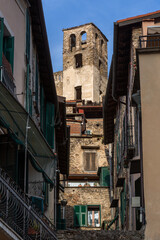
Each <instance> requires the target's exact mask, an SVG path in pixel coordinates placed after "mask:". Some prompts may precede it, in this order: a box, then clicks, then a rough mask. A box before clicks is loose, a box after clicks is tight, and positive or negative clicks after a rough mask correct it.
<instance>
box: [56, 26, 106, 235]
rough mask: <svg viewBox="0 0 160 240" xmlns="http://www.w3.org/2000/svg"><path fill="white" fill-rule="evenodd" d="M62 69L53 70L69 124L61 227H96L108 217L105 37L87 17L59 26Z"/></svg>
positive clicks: (98, 227)
mask: <svg viewBox="0 0 160 240" xmlns="http://www.w3.org/2000/svg"><path fill="white" fill-rule="evenodd" d="M63 33H64V39H63V71H62V72H57V73H54V77H55V79H56V88H57V92H59V93H60V94H63V96H65V97H66V117H67V125H68V126H69V127H70V159H69V175H68V178H67V181H66V182H65V187H64V193H63V194H60V199H61V200H62V199H66V200H67V205H66V208H65V210H66V213H65V214H66V215H65V219H66V227H67V228H82V229H90V230H91V229H101V228H102V227H103V226H104V224H105V223H106V222H107V221H109V220H110V208H109V207H110V195H109V187H110V177H109V164H108V149H107V148H106V147H105V146H104V144H103V118H102V97H103V96H104V94H105V88H106V84H107V64H108V61H107V41H108V40H107V38H106V37H105V36H104V35H103V33H102V32H101V31H100V30H99V29H98V28H97V27H96V26H95V25H94V24H92V23H89V24H84V25H81V26H78V27H73V28H69V29H64V30H63Z"/></svg>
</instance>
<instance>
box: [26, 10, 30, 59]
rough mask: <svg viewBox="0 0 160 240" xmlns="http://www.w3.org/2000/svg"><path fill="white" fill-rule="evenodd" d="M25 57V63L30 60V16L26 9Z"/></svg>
mask: <svg viewBox="0 0 160 240" xmlns="http://www.w3.org/2000/svg"><path fill="white" fill-rule="evenodd" d="M26 58H27V63H29V61H30V17H29V10H28V9H27V10H26Z"/></svg>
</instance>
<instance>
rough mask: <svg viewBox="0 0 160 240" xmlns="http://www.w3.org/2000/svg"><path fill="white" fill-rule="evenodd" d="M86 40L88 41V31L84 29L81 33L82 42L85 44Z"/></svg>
mask: <svg viewBox="0 0 160 240" xmlns="http://www.w3.org/2000/svg"><path fill="white" fill-rule="evenodd" d="M86 41H87V33H86V32H84V31H83V32H82V33H81V44H85V43H86Z"/></svg>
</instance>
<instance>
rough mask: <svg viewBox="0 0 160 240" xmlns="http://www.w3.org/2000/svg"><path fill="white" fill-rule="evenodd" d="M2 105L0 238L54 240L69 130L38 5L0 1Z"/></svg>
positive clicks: (0, 92) (31, 2) (0, 96)
mask: <svg viewBox="0 0 160 240" xmlns="http://www.w3.org/2000/svg"><path fill="white" fill-rule="evenodd" d="M0 99H1V100H0V158H1V160H0V229H1V230H0V231H1V237H0V238H2V239H35V238H38V239H48V238H49V239H56V235H55V232H54V231H55V227H56V218H57V215H56V214H57V213H56V209H57V188H58V186H57V181H56V180H57V172H56V170H57V166H58V165H59V164H60V162H59V160H58V159H61V161H62V162H63V158H64V157H65V152H62V153H63V154H64V156H59V154H60V146H58V143H59V137H58V136H61V139H63V140H64V142H65V139H67V134H66V131H67V130H66V129H67V128H66V125H65V120H64V117H65V114H63V112H64V111H63V107H61V105H62V103H60V100H58V98H57V94H56V89H55V84H54V79H53V70H52V65H51V59H50V52H49V45H48V40H47V34H46V27H45V20H44V15H43V8H42V3H41V1H39V0H38V1H37V0H35V1H27V0H18V1H17V0H9V1H7V2H6V1H4V0H1V1H0ZM61 122H62V124H61ZM57 126H59V130H55V129H56V127H57ZM60 126H62V130H60V129H61V127H60ZM65 134H66V135H65ZM56 142H57V145H56ZM66 144H67V143H66V142H65V144H64V146H65V147H66ZM55 153H57V154H55ZM65 161H66V158H65ZM62 162H61V163H62ZM61 170H62V168H61ZM64 174H65V173H64Z"/></svg>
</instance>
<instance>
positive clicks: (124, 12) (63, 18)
mask: <svg viewBox="0 0 160 240" xmlns="http://www.w3.org/2000/svg"><path fill="white" fill-rule="evenodd" d="M42 3H43V8H44V15H45V21H46V27H47V33H48V40H49V45H50V52H51V58H52V64H53V71H54V72H56V71H61V70H63V59H62V48H63V32H62V29H63V28H69V27H73V26H78V25H81V24H85V23H89V22H93V23H94V24H95V25H96V26H97V27H98V28H99V29H100V30H101V31H102V32H103V34H104V35H105V36H106V37H107V38H108V40H109V42H108V58H109V64H110V61H111V57H112V52H113V23H114V22H115V21H117V20H119V19H123V18H127V17H132V16H136V15H140V14H144V13H148V12H153V11H157V10H160V1H159V0H134V1H131V0H42Z"/></svg>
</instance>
